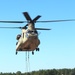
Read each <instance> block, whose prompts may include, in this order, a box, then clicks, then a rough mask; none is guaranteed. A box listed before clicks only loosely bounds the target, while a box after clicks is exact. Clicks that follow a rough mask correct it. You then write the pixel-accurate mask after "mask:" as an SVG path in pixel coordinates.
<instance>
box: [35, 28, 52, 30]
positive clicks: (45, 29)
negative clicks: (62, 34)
mask: <svg viewBox="0 0 75 75" xmlns="http://www.w3.org/2000/svg"><path fill="white" fill-rule="evenodd" d="M35 29H36V30H51V29H47V28H35Z"/></svg>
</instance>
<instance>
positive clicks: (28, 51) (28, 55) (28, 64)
mask: <svg viewBox="0 0 75 75" xmlns="http://www.w3.org/2000/svg"><path fill="white" fill-rule="evenodd" d="M28 70H29V72H30V60H29V51H28Z"/></svg>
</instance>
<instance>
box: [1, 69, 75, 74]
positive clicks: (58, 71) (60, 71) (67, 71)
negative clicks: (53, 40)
mask: <svg viewBox="0 0 75 75" xmlns="http://www.w3.org/2000/svg"><path fill="white" fill-rule="evenodd" d="M0 75H75V68H74V69H48V70H39V71H32V72H27V73H21V71H17V72H16V73H2V72H0Z"/></svg>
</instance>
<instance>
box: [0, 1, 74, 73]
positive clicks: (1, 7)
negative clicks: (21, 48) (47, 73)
mask: <svg viewBox="0 0 75 75" xmlns="http://www.w3.org/2000/svg"><path fill="white" fill-rule="evenodd" d="M23 12H28V13H29V14H30V16H31V17H32V18H34V17H36V16H37V15H41V16H42V17H41V18H40V19H39V21H40V20H59V19H75V0H0V20H14V21H15V20H18V21H20V20H21V21H26V19H25V17H24V16H23ZM25 24H26V23H23V24H8V23H7V24H6V23H0V27H1V26H7V27H8V26H10V27H16V26H17V27H19V26H24V25H25ZM36 27H39V28H40V27H41V28H51V29H52V30H50V31H38V32H39V39H40V41H41V43H40V45H39V48H40V51H39V52H36V51H35V52H34V55H32V53H31V52H29V56H30V58H29V60H30V71H37V70H41V69H54V68H55V69H62V68H75V21H71V22H60V23H36ZM20 33H21V30H19V29H14V30H13V29H0V72H17V71H21V72H26V54H25V52H19V53H18V55H15V51H16V42H17V40H16V36H17V34H20Z"/></svg>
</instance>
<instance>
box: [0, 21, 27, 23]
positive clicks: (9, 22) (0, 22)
mask: <svg viewBox="0 0 75 75" xmlns="http://www.w3.org/2000/svg"><path fill="white" fill-rule="evenodd" d="M24 22H26V23H27V21H0V23H24Z"/></svg>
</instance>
